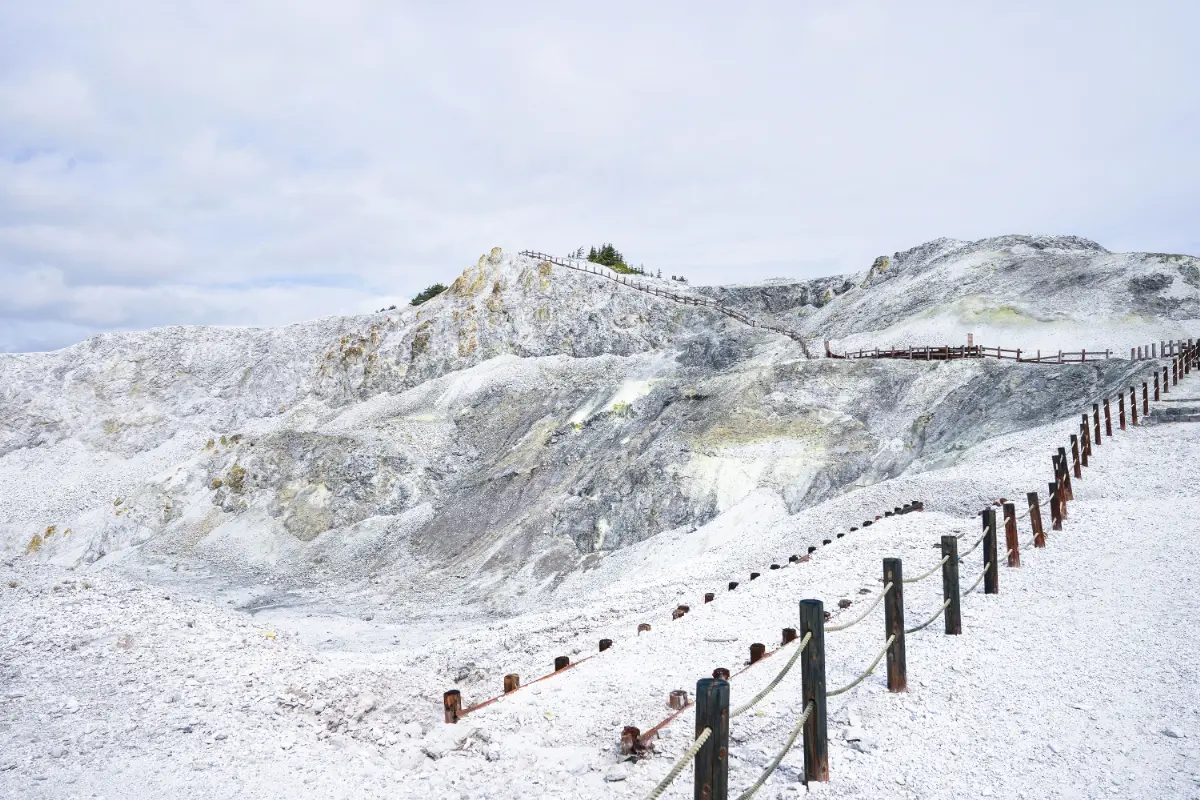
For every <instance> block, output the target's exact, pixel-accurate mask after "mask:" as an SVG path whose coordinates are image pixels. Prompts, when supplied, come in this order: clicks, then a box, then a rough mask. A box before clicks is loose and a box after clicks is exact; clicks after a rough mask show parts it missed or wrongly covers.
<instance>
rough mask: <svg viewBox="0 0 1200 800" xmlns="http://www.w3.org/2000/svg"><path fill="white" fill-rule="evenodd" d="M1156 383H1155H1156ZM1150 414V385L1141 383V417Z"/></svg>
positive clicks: (1144, 382)
mask: <svg viewBox="0 0 1200 800" xmlns="http://www.w3.org/2000/svg"><path fill="white" fill-rule="evenodd" d="M1157 382H1158V381H1155V383H1157ZM1149 413H1150V385H1149V384H1148V383H1146V381H1142V416H1143V417H1145V416H1146V415H1147V414H1149Z"/></svg>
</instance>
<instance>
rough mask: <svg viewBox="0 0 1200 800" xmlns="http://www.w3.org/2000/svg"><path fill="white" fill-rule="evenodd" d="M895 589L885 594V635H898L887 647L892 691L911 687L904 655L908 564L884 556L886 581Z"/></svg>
mask: <svg viewBox="0 0 1200 800" xmlns="http://www.w3.org/2000/svg"><path fill="white" fill-rule="evenodd" d="M889 583H890V584H891V585H892V590H891V591H890V592H888V593H887V594H886V595H885V596H884V598H883V625H884V631H883V638H884V640H885V641H886V640H887V638H888V637H889V636H895V637H896V638H895V640H894V641H893V642H892V644H891V646H890V647H888V651H887V683H888V691H890V692H903V691H907V689H908V667H907V665H906V664H905V658H904V568H903V565H902V564H901V563H900V559H898V558H885V559H884V560H883V585H884V586H887V585H888V584H889Z"/></svg>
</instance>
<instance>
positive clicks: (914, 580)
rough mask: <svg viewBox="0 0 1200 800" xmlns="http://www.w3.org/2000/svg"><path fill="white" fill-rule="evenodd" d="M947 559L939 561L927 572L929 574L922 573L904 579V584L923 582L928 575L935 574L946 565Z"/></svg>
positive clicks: (947, 557) (946, 557)
mask: <svg viewBox="0 0 1200 800" xmlns="http://www.w3.org/2000/svg"><path fill="white" fill-rule="evenodd" d="M947 559H949V556H945V557H943V558H942V560H941V561H939V562H938V563H937V564H935V565H934V567H933V569H931V570H929V572H922V573H921V574H920V575H918V576H917V577H915V578H905V579H904V582H905V583H917V582H918V581H923V580H925V579H926V578H928V577H929V576H930V575H932V574H933V573H935V572H937V571H938V570H939V569H941V568H942V565H943V564H945V563H946V561H947Z"/></svg>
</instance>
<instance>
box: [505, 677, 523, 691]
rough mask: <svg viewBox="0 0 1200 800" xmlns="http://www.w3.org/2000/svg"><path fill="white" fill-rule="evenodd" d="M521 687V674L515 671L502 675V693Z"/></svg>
mask: <svg viewBox="0 0 1200 800" xmlns="http://www.w3.org/2000/svg"><path fill="white" fill-rule="evenodd" d="M520 688H521V676H520V675H518V674H516V673H515V672H512V673H509V674H508V675H505V676H504V693H505V694H508V693H509V692H515V691H516V690H517V689H520Z"/></svg>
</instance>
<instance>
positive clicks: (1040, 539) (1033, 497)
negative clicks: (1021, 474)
mask: <svg viewBox="0 0 1200 800" xmlns="http://www.w3.org/2000/svg"><path fill="white" fill-rule="evenodd" d="M1025 500H1026V502H1028V503H1029V527H1030V528H1032V529H1033V546H1034V547H1045V546H1046V534H1045V532H1044V531H1043V530H1042V504H1041V503H1039V502H1038V493H1037V492H1029V493H1028V494H1026V495H1025Z"/></svg>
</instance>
